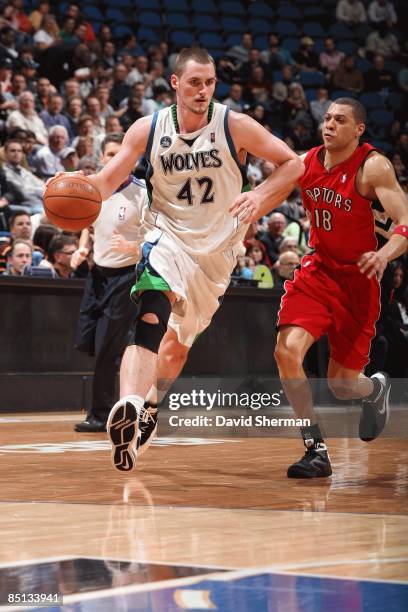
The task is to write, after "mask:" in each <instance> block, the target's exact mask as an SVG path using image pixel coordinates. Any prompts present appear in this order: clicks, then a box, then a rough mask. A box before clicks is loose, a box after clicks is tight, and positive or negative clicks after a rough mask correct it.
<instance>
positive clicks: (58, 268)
mask: <svg viewBox="0 0 408 612" xmlns="http://www.w3.org/2000/svg"><path fill="white" fill-rule="evenodd" d="M77 248H78V240H77V239H76V238H75V237H74V236H68V235H66V234H56V235H55V236H54V237H53V238H52V240H51V242H50V245H49V247H48V252H47V256H48V259H49V261H50V262H51V264H52V267H53V268H54V270H55V272H56V274H57V276H58V278H78V277H83V276H84V267H85V266H83V265H82V264H81V266H79V268H78V269H75V268H74V267H73V266H72V263H71V259H72V256H73V254H74V253H75V251H76V250H77ZM84 263H85V262H84ZM86 267H87V266H86ZM80 268H81V270H80Z"/></svg>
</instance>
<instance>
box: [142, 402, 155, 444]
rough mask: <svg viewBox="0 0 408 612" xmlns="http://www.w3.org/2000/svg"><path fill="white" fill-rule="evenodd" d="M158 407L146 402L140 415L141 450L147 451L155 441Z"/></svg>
mask: <svg viewBox="0 0 408 612" xmlns="http://www.w3.org/2000/svg"><path fill="white" fill-rule="evenodd" d="M158 416H159V410H158V408H154V407H153V406H150V405H149V404H147V403H145V405H144V406H143V408H142V411H141V413H140V416H139V429H140V432H141V435H140V445H139V448H140V452H145V451H146V450H147V449H148V447H149V446H150V444H151V443H152V442H153V440H154V438H155V436H156V432H157V419H158Z"/></svg>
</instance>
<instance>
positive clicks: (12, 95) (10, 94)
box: [4, 72, 27, 111]
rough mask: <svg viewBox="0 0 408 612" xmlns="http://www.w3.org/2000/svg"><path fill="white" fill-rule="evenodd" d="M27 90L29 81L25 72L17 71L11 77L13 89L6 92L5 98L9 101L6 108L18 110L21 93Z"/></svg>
mask: <svg viewBox="0 0 408 612" xmlns="http://www.w3.org/2000/svg"><path fill="white" fill-rule="evenodd" d="M26 90H27V81H26V78H25V76H24V75H23V74H20V73H19V72H15V73H14V74H13V76H12V77H11V89H10V90H9V91H6V92H5V93H4V99H5V101H6V102H7V103H8V104H7V106H6V107H5V110H9V111H10V110H16V109H17V108H18V99H19V97H20V95H21V94H22V93H23V92H24V91H26Z"/></svg>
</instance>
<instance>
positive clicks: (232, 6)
mask: <svg viewBox="0 0 408 612" xmlns="http://www.w3.org/2000/svg"><path fill="white" fill-rule="evenodd" d="M220 13H221V14H222V15H236V16H237V17H241V16H243V15H244V14H245V9H244V7H243V5H242V4H241V2H238V1H237V2H221V3H220Z"/></svg>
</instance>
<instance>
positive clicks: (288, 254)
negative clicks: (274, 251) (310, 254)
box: [272, 250, 300, 289]
mask: <svg viewBox="0 0 408 612" xmlns="http://www.w3.org/2000/svg"><path fill="white" fill-rule="evenodd" d="M299 264H300V257H299V255H298V254H297V253H296V252H295V251H292V250H290V251H284V252H283V253H281V255H279V259H278V261H277V262H276V266H275V267H274V269H273V271H272V272H273V281H274V284H273V286H274V287H275V288H276V289H283V288H284V284H285V282H286V281H287V280H293V277H294V274H295V269H296V268H297V266H298V265H299Z"/></svg>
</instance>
